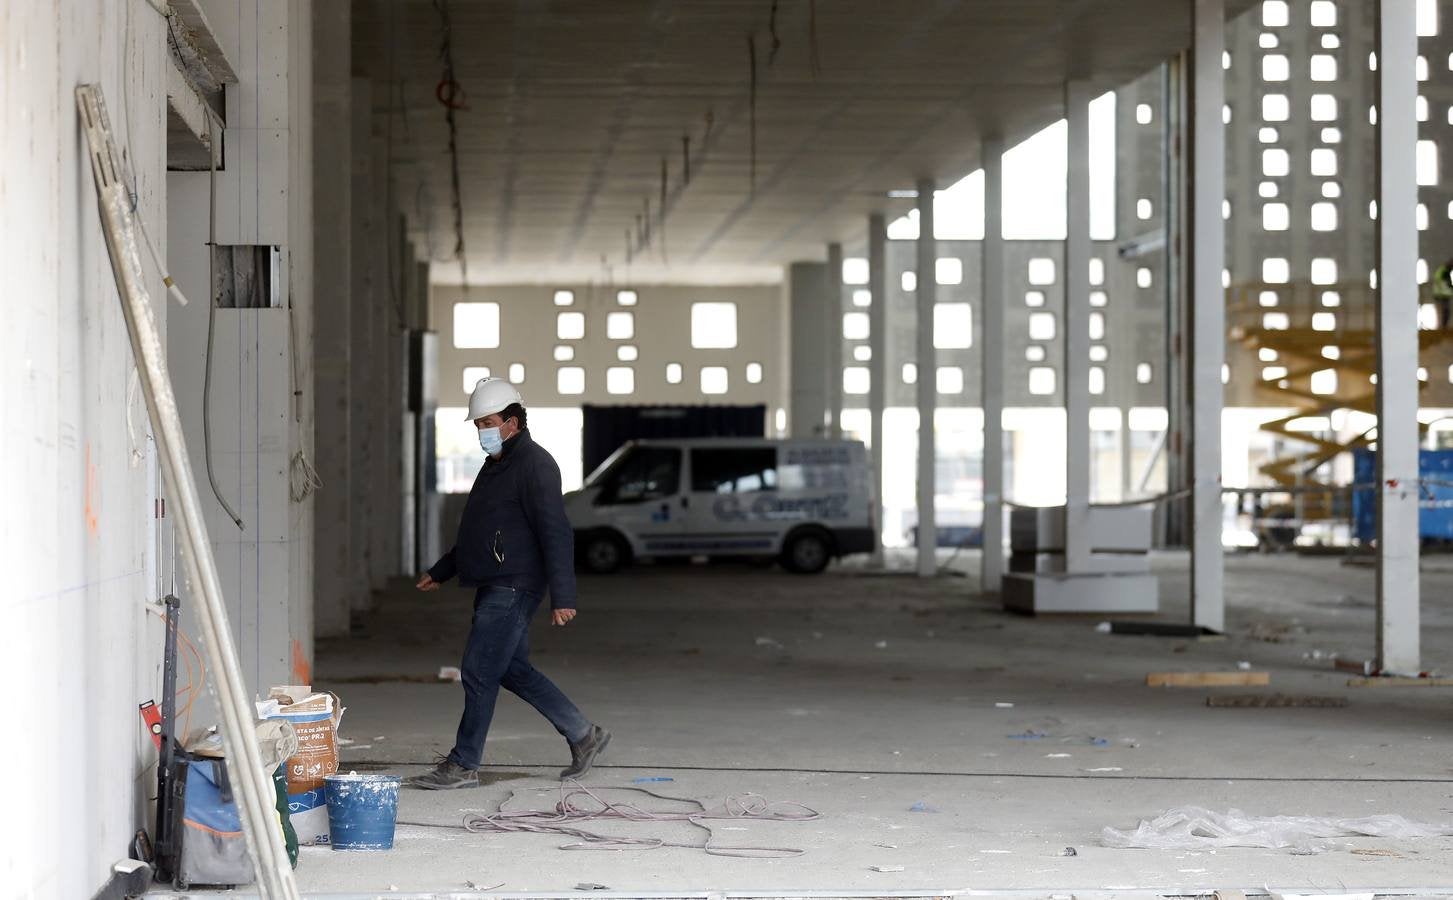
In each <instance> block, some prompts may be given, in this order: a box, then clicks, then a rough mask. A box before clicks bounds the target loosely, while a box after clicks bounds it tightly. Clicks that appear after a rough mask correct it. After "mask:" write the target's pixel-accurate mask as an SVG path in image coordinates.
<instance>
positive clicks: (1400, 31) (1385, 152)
mask: <svg viewBox="0 0 1453 900" xmlns="http://www.w3.org/2000/svg"><path fill="white" fill-rule="evenodd" d="M1377 16H1378V20H1377V337H1376V343H1377V485H1378V491H1377V658H1378V665H1379V667H1380V668H1381V669H1382V671H1384V672H1392V673H1399V674H1408V675H1411V674H1415V673H1417V672H1418V670H1419V668H1420V648H1419V637H1420V635H1419V631H1420V624H1419V602H1418V600H1419V598H1418V538H1419V531H1418V498H1419V488H1418V325H1417V311H1418V300H1417V298H1418V282H1417V262H1418V230H1417V215H1416V207H1417V202H1418V184H1417V161H1416V158H1415V151H1416V145H1417V137H1418V123H1417V117H1416V114H1415V103H1416V101H1417V95H1418V81H1417V77H1416V72H1415V70H1414V62H1415V60H1416V59H1417V56H1418V38H1417V15H1416V3H1415V0H1381V3H1379V5H1378V13H1377Z"/></svg>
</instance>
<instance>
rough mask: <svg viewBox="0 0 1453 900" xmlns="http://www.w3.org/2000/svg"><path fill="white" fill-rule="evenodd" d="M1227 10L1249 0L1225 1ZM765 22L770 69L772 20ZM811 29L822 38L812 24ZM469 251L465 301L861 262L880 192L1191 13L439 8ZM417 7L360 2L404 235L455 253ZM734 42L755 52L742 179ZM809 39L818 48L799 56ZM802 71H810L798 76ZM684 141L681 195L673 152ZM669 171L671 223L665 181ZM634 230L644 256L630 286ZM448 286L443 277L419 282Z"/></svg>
mask: <svg viewBox="0 0 1453 900" xmlns="http://www.w3.org/2000/svg"><path fill="white" fill-rule="evenodd" d="M1231 5H1232V6H1233V7H1235V8H1236V9H1237V10H1238V11H1239V10H1240V9H1244V8H1246V7H1248V6H1250V5H1252V3H1251V0H1233V2H1232V3H1231ZM774 6H775V7H776V28H775V32H776V37H777V40H778V41H779V42H780V43H779V45H778V47H777V50H776V53H775V59H774V58H773V51H772V46H773V37H772V30H771V25H770V22H771V18H772V10H773V7H774ZM814 6H815V23H814V22H813V19H814ZM448 8H449V12H450V16H451V20H452V29H451V32H450V34H451V43H452V47H453V58H454V65H455V74H454V77H455V79H456V81H457V82H458V83H459V84H460V85H461V86H462V87H463V90H464V91H465V101H466V103H467V108H466V109H461V110H459V111H458V112H457V113H456V118H457V122H458V134H459V137H458V149H459V159H460V175H461V187H462V190H461V195H462V200H463V221H464V242H465V247H466V250H467V260H468V272H469V280H470V281H471V282H473V283H551V282H554V283H563V282H586V281H592V280H593V281H596V282H600V281H602V280H605V279H606V278H607V277H608V269H607V267H609V276H610V277H612V278H613V280H614V281H615V282H618V283H620V282H627V281H629V282H633V283H637V284H643V283H653V282H655V283H659V282H681V283H733V282H775V281H777V280H779V278H780V276H781V266H782V264H783V263H786V262H789V261H792V260H798V259H821V258H822V257H823V253H824V251H823V245H824V243H825V242H827V241H831V240H843V241H860V240H861V238H862V234H863V230H864V217H865V216H866V215H867V214H868V213H869V212H870V211H873V210H881V211H883V212H886V213H888V214H889V215H893V214H896V213H901V212H903V211H905V210H907V209H908V208H909V206H910V205H911V203H912V201H911V200H892V199H890V198H889V197H888V192H889V191H892V190H902V189H905V188H911V187H912V185H913V182H914V180H915V178H916V177H919V176H923V175H931V176H934V177H936V178H938V179H940V183H941V184H945V185H946V184H948V183H949V182H951V181H952V180H955V179H957V178H959V177H961V176H962V175H964V174H965V173H966V172H968V171H971V170H972V169H973V168H975V167H976V166H977V165H978V160H977V156H978V144H979V140H980V138H981V136H983V135H986V134H991V133H994V132H998V133H1001V134H1003V135H1004V136H1005V137H1006V138H1007V139H1009V140H1010V141H1011V142H1012V141H1013V140H1016V139H1018V138H1021V137H1024V136H1027V135H1028V134H1029V133H1031V132H1033V131H1034V130H1036V129H1038V128H1040V127H1042V126H1044V125H1045V124H1048V123H1049V122H1051V121H1053V120H1055V119H1057V118H1059V117H1060V116H1061V114H1062V112H1061V106H1062V96H1063V89H1062V84H1063V82H1064V80H1065V79H1066V78H1067V77H1088V78H1089V79H1090V80H1091V81H1092V82H1094V84H1095V85H1096V86H1097V87H1098V88H1102V89H1109V88H1111V87H1114V86H1117V85H1119V84H1123V83H1125V82H1128V81H1130V80H1132V79H1134V78H1136V77H1138V76H1140V75H1142V74H1144V73H1145V72H1147V71H1149V70H1150V69H1152V68H1153V67H1155V66H1156V65H1158V64H1159V63H1160V62H1161V61H1162V60H1164V59H1166V58H1168V57H1170V56H1171V55H1173V54H1174V53H1176V52H1177V51H1178V50H1179V49H1181V48H1183V47H1184V46H1185V45H1186V43H1187V34H1188V29H1189V9H1190V2H1189V0H1182V2H1167V0H912V2H899V3H891V2H885V0H817V2H816V3H815V4H813V3H811V2H810V0H779V2H777V3H775V4H774V3H773V2H772V0H675V2H671V0H568V2H549V0H514V2H495V0H490V2H468V0H451V2H450V3H449V6H448ZM441 35H442V29H441V27H440V17H439V13H438V11H437V10H436V7H435V3H434V2H430V0H408V2H387V0H355V2H354V46H353V51H354V69H355V73H356V74H359V75H367V76H369V77H371V78H372V79H373V81H374V88H373V92H374V98H373V106H374V109H375V112H376V114H377V115H376V127H375V132H376V133H378V132H380V131H382V132H383V133H385V134H387V135H389V143H390V144H391V146H392V156H393V158H394V160H395V167H396V168H395V171H396V172H397V174H398V184H399V186H400V193H401V195H402V197H401V200H400V205H401V206H402V207H403V208H404V209H405V211H406V212H407V213H408V214H409V217H410V220H411V230H412V232H413V234H414V236H415V239H416V240H417V241H418V242H419V244H420V246H427V247H430V248H432V255H433V258H434V259H436V260H440V261H443V260H449V259H451V258H452V253H453V248H454V211H453V199H452V198H453V193H452V190H451V187H450V167H449V156H448V153H447V149H446V148H447V143H448V130H447V128H446V125H445V108H444V107H443V106H442V105H441V104H440V103H439V102H437V100H436V99H435V91H436V87H437V86H438V84H439V82H440V77H441V72H442V68H441V63H440V53H439V50H440V43H441ZM749 35H751V36H752V37H751V40H752V43H753V44H754V46H755V48H756V56H757V90H756V102H755V122H756V129H755V130H756V150H755V177H754V176H753V152H752V149H751V148H752V140H751V132H752V124H751V123H752V120H753V103H752V102H751V99H750V97H751V90H750V86H749V85H750V78H751V76H750V73H751V66H750V64H749V50H748V44H749ZM814 36H815V40H814ZM814 51H815V54H816V60H817V67H816V71H814V67H813V54H814ZM683 137H688V138H689V139H690V155H691V163H690V165H691V173H690V174H691V177H690V181H689V183H687V182H686V180H685V178H684V174H685V173H684V163H683V144H682V138H683ZM663 161H664V164H665V169H666V182H667V190H666V203H665V219H664V222H663V221H662V220H661V218H660V212H661V172H662V165H663ZM648 208H649V217H650V229H651V239H650V241H649V244H648V245H647V246H645V247H639V246H636V247H635V248H633V250H632V251H631V252H630V256H631V261H630V263H629V264H628V263H627V256H628V253H627V233H628V232H629V233H630V234H631V235H632V237H631V243H632V244H639V243H640V242H639V240H638V238H637V235H638V234H639V227H638V221H637V217H638V215H643V214H645V213H646V211H647V209H648ZM434 270H435V275H434V277H435V280H436V281H441V282H449V281H457V280H458V278H459V271H460V270H459V267H458V266H457V265H439V266H435V267H434Z"/></svg>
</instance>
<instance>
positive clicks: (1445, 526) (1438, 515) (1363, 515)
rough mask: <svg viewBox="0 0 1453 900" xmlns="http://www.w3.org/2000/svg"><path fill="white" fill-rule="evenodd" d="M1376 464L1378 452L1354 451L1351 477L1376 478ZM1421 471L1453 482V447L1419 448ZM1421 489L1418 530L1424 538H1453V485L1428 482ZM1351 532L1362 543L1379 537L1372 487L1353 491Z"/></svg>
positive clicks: (1359, 479)
mask: <svg viewBox="0 0 1453 900" xmlns="http://www.w3.org/2000/svg"><path fill="white" fill-rule="evenodd" d="M1376 467H1377V454H1376V453H1374V452H1373V451H1371V450H1366V449H1362V450H1353V451H1352V480H1353V481H1355V482H1356V483H1357V484H1370V483H1372V482H1374V481H1376V480H1377V471H1376ZM1418 474H1419V475H1421V476H1422V477H1424V478H1432V479H1438V480H1441V481H1447V482H1450V483H1453V450H1419V451H1418ZM1418 492H1419V496H1420V499H1419V501H1418V509H1419V513H1418V531H1419V533H1420V534H1421V535H1422V537H1423V539H1424V540H1428V539H1432V540H1441V541H1450V540H1453V487H1444V486H1442V485H1430V484H1425V485H1423V486H1422V487H1420V488H1419V489H1418ZM1352 533H1353V535H1354V536H1355V537H1356V538H1357V540H1359V541H1361V542H1363V543H1370V542H1371V541H1373V540H1374V539H1375V538H1376V537H1377V497H1376V496H1375V495H1374V494H1373V492H1372V489H1371V488H1362V489H1359V490H1356V491H1353V492H1352Z"/></svg>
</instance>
